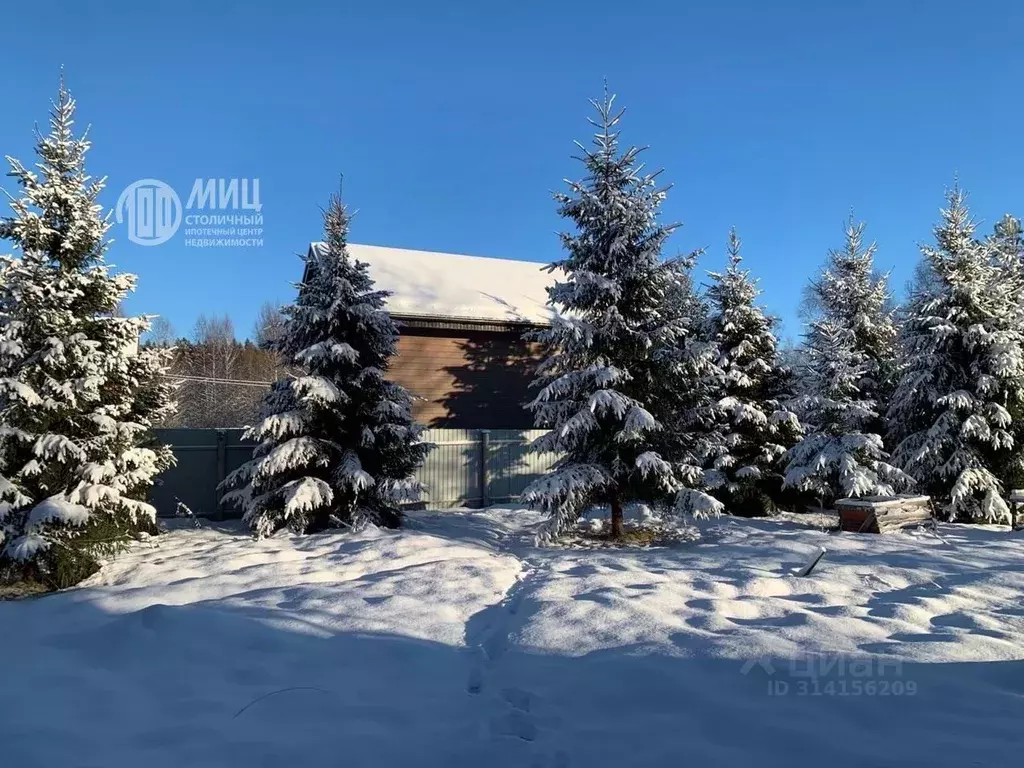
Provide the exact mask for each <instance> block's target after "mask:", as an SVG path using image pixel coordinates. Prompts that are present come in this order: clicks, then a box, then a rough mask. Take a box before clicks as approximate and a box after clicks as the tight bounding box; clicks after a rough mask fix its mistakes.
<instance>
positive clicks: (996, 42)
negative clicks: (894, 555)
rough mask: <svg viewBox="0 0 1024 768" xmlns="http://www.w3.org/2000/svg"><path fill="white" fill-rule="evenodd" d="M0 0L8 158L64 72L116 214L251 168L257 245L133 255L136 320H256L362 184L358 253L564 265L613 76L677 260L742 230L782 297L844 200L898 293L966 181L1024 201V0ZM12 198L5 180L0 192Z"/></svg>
mask: <svg viewBox="0 0 1024 768" xmlns="http://www.w3.org/2000/svg"><path fill="white" fill-rule="evenodd" d="M53 13H54V16H55V18H53V19H50V20H44V19H42V18H41V14H40V10H39V8H38V7H36V6H33V5H32V4H27V3H18V4H15V5H14V6H13V7H11V8H5V9H4V14H5V19H4V24H5V28H6V34H5V40H4V59H5V66H4V74H3V75H2V79H0V83H2V86H3V93H4V99H3V106H2V107H0V154H11V155H15V156H17V157H20V158H21V159H23V160H25V161H29V160H31V157H30V153H31V145H32V127H33V124H34V123H35V122H40V123H43V122H44V121H45V117H46V110H47V108H48V104H49V100H50V98H51V97H52V96H53V94H54V92H55V89H56V84H57V78H58V73H59V67H60V66H61V65H62V64H63V65H64V67H65V72H66V76H67V80H68V83H69V85H70V87H71V89H72V91H73V93H74V95H75V97H76V98H77V100H78V102H79V120H80V125H82V126H84V125H85V124H87V123H88V124H91V125H92V133H91V136H92V139H93V142H94V150H93V152H92V153H91V158H90V171H91V172H92V173H93V174H95V175H106V176H108V177H109V181H108V184H109V188H108V190H107V192H106V194H105V197H104V200H103V202H104V203H105V204H106V205H108V206H113V205H114V204H115V203H116V201H117V197H118V195H119V193H120V191H121V190H122V189H123V188H124V187H125V186H127V185H128V184H130V183H132V182H134V181H136V180H138V179H142V178H155V179H160V180H162V181H165V182H167V183H169V184H171V185H172V186H173V187H175V188H176V189H177V190H178V192H179V194H182V195H183V198H182V201H183V202H184V196H185V195H187V193H188V190H189V189H190V187H191V185H192V182H193V180H194V179H196V178H197V177H201V178H217V177H227V178H230V177H245V178H254V177H255V178H259V179H260V187H261V198H262V202H263V206H264V208H263V215H264V235H263V241H264V245H263V247H262V248H205V249H199V248H188V247H185V246H184V244H183V238H182V237H181V235H180V233H179V236H178V237H177V238H175V239H173V240H172V241H171V242H168V243H166V244H164V245H161V246H159V247H143V246H139V245H135V244H132V243H130V242H129V241H128V239H127V237H126V236H125V232H124V231H123V230H122V227H115V230H114V236H115V238H116V239H117V242H116V243H115V245H114V246H113V248H112V250H111V253H110V260H111V261H112V262H114V263H116V264H117V265H118V266H119V267H121V268H124V269H128V270H131V271H133V272H136V273H138V274H139V276H140V284H139V289H138V291H137V293H136V294H135V296H134V297H133V298H132V299H131V300H130V302H129V304H128V309H129V310H131V311H133V312H152V313H158V314H162V315H165V316H167V317H168V318H169V319H170V320H171V322H172V323H173V324H174V326H175V328H176V329H177V330H178V331H179V333H187V332H189V331H190V330H191V327H192V324H193V323H194V321H195V318H196V316H197V315H198V314H199V313H200V312H206V313H224V312H226V313H228V314H229V315H230V316H231V317H232V318H233V320H234V321H235V326H236V329H237V330H238V332H239V335H242V336H244V335H246V334H247V333H248V332H249V331H250V329H251V326H252V322H253V318H254V316H255V313H256V311H257V309H258V307H259V305H260V304H261V302H263V301H265V300H277V301H287V300H289V299H290V298H291V296H292V295H293V289H292V286H291V282H293V281H295V280H297V279H298V277H299V274H300V271H301V262H300V261H299V259H298V258H297V254H298V253H299V252H301V251H303V250H304V248H305V246H306V244H307V243H308V242H309V241H310V240H311V239H315V238H316V237H317V236H318V233H319V231H320V213H319V207H320V206H321V205H323V204H324V202H325V201H326V199H327V197H328V195H329V194H330V193H331V192H333V191H334V190H335V189H336V188H337V186H338V177H339V174H340V173H344V174H345V193H346V199H347V201H348V202H349V204H350V206H351V207H352V208H354V209H356V210H357V211H358V213H357V216H356V218H355V220H354V223H353V231H352V240H353V241H354V242H364V243H373V244H379V245H391V246H398V247H406V248H419V249H424V250H440V251H449V252H455V253H469V254H479V255H490V256H502V257H508V258H518V259H529V260H537V261H549V260H551V259H552V258H555V257H557V256H558V241H557V237H556V235H555V232H556V231H557V230H558V229H559V227H560V226H561V222H560V221H559V219H558V217H557V215H556V213H555V206H554V204H553V202H552V200H551V195H550V193H551V192H552V191H553V190H556V189H559V188H560V186H561V180H562V179H563V178H565V177H567V176H570V177H576V176H578V175H579V173H580V167H579V165H578V164H577V163H575V162H574V161H572V160H571V159H570V155H571V154H572V152H573V146H572V141H573V140H574V139H581V140H586V139H587V138H588V136H589V127H588V125H587V124H586V122H585V121H586V118H587V117H588V116H589V106H588V104H587V99H588V98H590V97H593V96H596V95H598V94H599V93H600V91H601V87H602V85H601V84H602V78H604V77H607V78H608V81H609V84H610V87H611V88H612V90H613V91H615V92H617V93H618V94H619V100H620V103H621V104H622V105H623V106H625V107H626V109H627V116H626V119H625V121H624V124H623V132H624V133H623V136H624V140H626V141H628V142H630V143H637V144H644V145H650V147H651V149H650V150H649V152H648V153H647V161H648V163H649V164H650V165H651V166H653V167H664V168H665V174H664V178H665V179H666V180H667V181H670V182H672V183H673V184H674V189H673V191H672V192H671V193H670V196H669V201H668V203H667V205H666V208H665V211H666V217H667V218H668V219H671V220H676V221H682V222H683V223H684V225H685V226H684V227H683V228H682V230H680V231H679V232H678V233H677V234H676V235H675V236H674V237H673V238H672V240H671V241H670V249H669V252H670V253H676V252H681V251H689V250H691V249H693V248H696V247H700V246H707V247H708V249H709V251H708V255H707V257H706V258H705V259H704V261H703V262H702V264H701V266H702V267H703V268H716V267H718V266H720V265H721V264H722V263H723V261H724V255H723V254H724V245H725V239H726V234H727V232H728V229H729V227H730V226H732V225H735V226H736V227H738V229H739V233H740V235H741V237H742V238H743V241H744V253H745V256H746V262H747V265H748V266H749V267H750V269H751V270H752V271H753V272H754V273H755V274H756V275H758V276H759V277H760V278H761V285H762V288H763V289H764V297H763V298H764V302H765V303H766V304H767V306H768V307H769V308H770V309H771V310H772V311H773V312H775V313H777V314H779V315H780V316H782V317H783V319H784V320H785V324H786V325H785V333H786V334H788V335H795V334H798V333H799V330H800V328H799V321H798V320H797V315H796V308H797V304H798V302H799V298H800V292H801V288H802V286H803V285H804V283H805V282H806V280H807V279H808V277H809V276H810V275H811V274H812V273H813V271H814V270H815V269H817V268H818V266H819V265H820V264H821V262H822V259H823V257H824V255H825V253H826V251H827V249H828V248H829V247H833V246H837V245H839V244H840V243H841V239H842V231H841V228H842V224H843V221H844V218H845V217H846V216H847V214H848V212H849V210H850V208H851V207H853V208H854V209H855V212H856V214H857V216H858V217H859V218H863V219H865V220H867V222H868V234H869V236H870V237H872V238H874V239H876V240H877V241H878V244H879V252H878V262H879V265H880V266H881V267H883V268H887V269H889V268H891V269H892V273H893V280H894V283H895V284H896V287H897V288H899V289H902V286H903V284H904V282H905V280H906V279H907V278H908V276H909V275H910V273H911V270H912V268H913V265H914V263H915V262H916V260H917V248H916V243H917V242H920V241H923V240H927V239H928V238H929V237H930V231H931V226H932V225H933V223H934V222H935V220H936V217H937V213H938V209H939V207H940V205H941V204H942V200H943V193H944V190H945V189H946V187H947V186H949V184H950V183H951V182H952V180H953V176H954V173H959V176H960V179H961V183H962V185H963V186H964V187H965V188H966V189H967V190H968V191H969V192H970V193H971V203H972V207H973V209H974V211H975V213H976V215H977V217H978V218H979V219H982V220H984V221H985V222H986V224H985V225H984V226H985V227H986V228H987V227H988V226H990V225H991V223H992V222H994V221H995V220H996V218H998V216H999V215H1001V214H1002V213H1004V212H1006V211H1014V212H1017V213H1021V212H1022V211H1021V206H1020V204H1019V196H1020V180H1021V179H1022V178H1024V152H1022V151H1021V136H1022V134H1021V125H1022V111H1024V108H1022V106H1021V103H1020V98H1019V84H1020V77H1021V75H1022V74H1024V46H1022V45H1021V44H1020V29H1021V28H1022V23H1024V4H1022V3H1019V2H1013V1H1012V0H1010V1H1007V2H987V1H979V2H974V3H963V2H947V1H946V0H933V1H932V2H928V3H924V2H891V1H890V2H882V1H880V0H860V1H859V2H825V3H812V2H809V1H808V0H778V1H776V2H771V3H767V2H759V1H757V0H745V1H743V2H739V1H738V0H734V1H733V2H728V1H726V2H716V3H711V2H699V3H698V2H664V3H662V2H648V3H622V2H604V1H603V0H590V2H576V1H575V0H572V1H570V0H563V2H557V3H553V2H536V1H535V0H523V1H521V2H516V3H500V4H499V3H493V2H479V1H476V2H471V1H470V0H464V1H460V2H434V3H424V2H411V1H410V2H374V3H370V2H361V3H352V2H311V1H310V0H289V2H287V3H269V2H268V3H251V4H242V3H228V2H220V1H218V0H205V2H201V3H199V2H190V1H185V0H178V1H177V2H174V3H171V4H166V3H138V2H120V1H111V2H104V3H78V2H61V3H57V4H56V6H55V7H54V11H53ZM5 184H6V186H7V188H8V189H9V190H10V189H12V187H11V185H10V182H9V181H7V182H5Z"/></svg>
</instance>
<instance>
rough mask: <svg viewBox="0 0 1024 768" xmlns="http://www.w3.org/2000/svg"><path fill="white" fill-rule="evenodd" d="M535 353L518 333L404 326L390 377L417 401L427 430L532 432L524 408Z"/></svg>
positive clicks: (418, 413) (529, 396)
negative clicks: (519, 430)
mask: <svg viewBox="0 0 1024 768" xmlns="http://www.w3.org/2000/svg"><path fill="white" fill-rule="evenodd" d="M535 364H536V349H535V348H534V346H533V345H528V344H527V343H526V342H524V341H523V340H522V336H521V331H518V330H515V331H509V332H505V331H491V330H487V331H471V330H443V329H426V328H408V327H406V328H403V329H402V331H401V335H400V336H399V339H398V356H397V357H396V358H395V359H393V360H392V363H391V370H390V372H389V378H390V379H391V380H392V381H395V382H396V383H398V384H401V385H402V386H404V387H406V388H407V389H408V390H409V391H410V392H412V393H413V394H414V395H416V396H417V397H420V398H423V399H422V400H418V401H417V402H416V403H415V404H414V411H413V412H414V415H415V417H416V420H417V421H419V422H420V423H421V424H425V425H426V426H428V427H449V428H456V429H530V428H532V427H533V418H532V416H531V414H530V412H529V411H527V410H525V409H524V408H523V404H524V403H526V402H527V401H529V400H530V399H532V396H533V395H532V392H531V390H530V388H529V383H530V381H531V380H532V378H533V366H534V365H535Z"/></svg>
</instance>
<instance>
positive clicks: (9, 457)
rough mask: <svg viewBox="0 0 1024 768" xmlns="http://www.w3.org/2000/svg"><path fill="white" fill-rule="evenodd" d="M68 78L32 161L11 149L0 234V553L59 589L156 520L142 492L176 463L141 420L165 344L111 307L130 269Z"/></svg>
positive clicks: (12, 566)
mask: <svg viewBox="0 0 1024 768" xmlns="http://www.w3.org/2000/svg"><path fill="white" fill-rule="evenodd" d="M74 112H75V102H74V100H73V99H72V98H71V95H70V94H69V93H68V91H67V90H66V89H65V87H64V85H63V83H62V84H61V88H60V91H59V94H58V97H57V101H56V103H55V104H54V106H53V111H52V113H51V118H50V133H49V135H47V136H42V135H40V136H39V138H38V141H37V145H36V153H37V155H38V156H39V162H38V164H37V171H30V170H28V169H27V168H25V167H24V166H23V165H22V164H21V163H19V162H18V161H16V160H13V159H11V158H8V161H9V162H10V163H11V167H12V170H11V175H12V176H13V177H14V178H16V179H17V181H18V183H19V184H20V186H21V194H20V196H19V197H17V198H16V199H13V202H12V208H13V211H14V215H13V217H11V218H7V219H4V220H3V221H2V222H0V236H2V237H3V238H5V239H7V240H9V241H10V242H11V243H12V244H13V245H14V247H15V248H16V249H17V251H20V253H21V255H20V258H16V257H5V258H4V259H3V260H2V265H0V542H2V544H0V550H2V555H0V560H6V561H7V568H8V569H9V570H11V571H14V572H15V573H16V574H20V575H21V576H31V577H35V578H39V579H41V580H43V581H44V582H45V583H48V584H50V585H51V586H57V587H63V586H67V585H69V584H72V583H75V582H77V581H79V580H80V579H81V578H83V577H84V576H86V575H87V574H88V573H89V572H90V571H91V570H92V569H94V568H95V565H96V564H95V558H96V556H97V555H98V554H100V553H102V552H106V551H109V550H110V549H111V548H116V546H117V545H119V544H120V543H122V542H124V541H125V540H127V537H128V536H129V535H131V534H132V533H133V532H135V531H137V530H139V529H141V528H143V527H148V526H151V525H152V523H153V519H154V515H155V510H154V509H153V507H151V506H150V505H149V504H147V503H146V501H145V499H146V496H147V493H148V490H149V488H150V486H151V485H152V483H153V481H154V478H155V477H156V475H157V474H158V473H159V472H161V471H162V470H163V469H165V468H167V467H168V466H170V465H171V464H172V463H173V456H172V455H171V453H170V450H169V449H168V448H167V447H166V446H161V445H157V444H156V443H155V442H154V439H153V436H152V432H151V430H150V426H151V425H152V424H153V423H154V422H159V421H160V420H162V419H163V418H164V417H165V416H167V415H168V414H169V413H170V412H171V410H172V409H173V405H172V400H171V386H170V384H169V383H167V381H166V380H165V379H163V378H161V374H162V373H163V372H164V370H165V366H166V364H167V353H166V351H165V350H157V349H146V348H143V349H139V348H138V340H139V337H140V335H141V334H142V333H144V332H145V331H146V330H148V328H149V320H148V318H146V317H119V316H117V315H118V312H117V310H118V307H119V305H120V303H121V301H122V299H123V298H124V297H125V295H126V294H127V293H128V292H129V291H131V290H132V289H133V288H134V286H135V276H134V275H129V274H123V273H122V274H112V273H111V271H110V266H109V265H107V264H106V263H105V262H104V254H105V251H106V250H107V247H108V244H109V243H108V241H107V240H106V239H105V237H106V234H107V230H108V228H109V224H108V219H107V218H106V217H104V216H103V215H102V209H101V207H100V205H99V204H98V203H97V196H98V195H99V193H100V190H101V189H102V188H103V182H102V180H99V181H93V180H91V179H90V177H89V176H87V175H86V173H85V155H86V152H87V151H88V149H89V142H88V141H87V140H86V139H85V138H84V137H76V136H75V135H74V133H73V131H72V125H73V117H74Z"/></svg>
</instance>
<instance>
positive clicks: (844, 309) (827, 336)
mask: <svg viewBox="0 0 1024 768" xmlns="http://www.w3.org/2000/svg"><path fill="white" fill-rule="evenodd" d="M863 233H864V225H863V224H858V223H856V222H855V221H854V219H853V217H852V216H851V217H850V220H849V222H848V223H847V226H846V231H845V234H846V241H845V246H844V248H843V249H842V250H833V251H830V252H829V256H828V261H827V263H826V266H825V269H824V270H823V271H822V273H821V275H820V276H819V278H818V279H817V280H815V281H813V282H812V283H811V285H810V289H809V292H808V293H809V296H808V299H809V300H808V305H809V308H810V312H811V316H812V318H813V319H812V320H811V322H810V323H809V328H808V331H807V333H806V335H805V349H804V352H803V355H802V359H803V365H802V369H801V370H800V371H799V374H800V382H799V390H800V391H799V393H798V396H797V397H796V398H795V399H794V400H793V403H792V405H793V409H794V410H795V411H796V412H797V413H798V414H799V415H800V418H801V420H802V421H803V422H804V424H805V425H806V427H807V430H808V433H807V435H806V436H805V437H804V439H803V440H801V441H800V442H799V443H798V444H797V445H795V446H794V447H793V448H791V449H790V451H789V453H788V454H787V460H788V464H787V467H786V480H785V483H786V485H787V486H788V487H791V488H795V489H796V490H798V491H802V492H807V493H813V494H814V495H815V496H817V497H818V498H819V499H820V500H821V501H822V503H831V502H832V501H834V500H835V499H838V498H843V497H851V496H875V495H882V496H888V495H892V494H894V493H896V492H899V491H903V490H906V489H908V488H909V487H910V486H911V485H912V483H913V480H912V478H911V477H909V476H908V475H906V474H905V473H903V472H901V471H900V470H899V469H897V468H896V467H894V466H892V465H891V464H889V463H888V458H889V457H888V454H887V453H886V451H885V446H884V442H883V439H882V434H883V433H884V419H883V415H882V414H883V412H884V407H885V403H886V402H887V401H888V393H889V391H890V386H891V385H890V383H889V382H890V381H891V378H892V370H893V368H894V365H895V340H896V324H895V310H894V309H893V307H892V299H891V295H890V293H889V288H888V280H887V278H886V277H885V276H879V275H877V274H876V273H875V268H874V253H875V245H874V244H873V243H872V244H870V245H868V246H866V247H865V246H864V242H863Z"/></svg>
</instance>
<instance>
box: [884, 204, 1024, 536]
mask: <svg viewBox="0 0 1024 768" xmlns="http://www.w3.org/2000/svg"><path fill="white" fill-rule="evenodd" d="M1006 234H1007V233H1006V232H1003V233H999V232H997V235H996V237H995V238H993V239H989V240H987V241H979V240H978V239H977V238H976V237H975V224H974V222H973V221H972V220H971V216H970V212H969V211H968V208H967V204H966V196H965V195H964V193H963V192H962V191H961V190H960V189H959V187H958V186H954V188H953V190H952V191H951V192H950V193H949V195H948V198H947V207H946V208H945V209H944V210H943V211H942V221H941V223H940V224H939V225H938V226H937V227H936V228H935V243H936V244H935V246H934V247H932V246H926V247H922V249H921V250H922V253H923V256H924V260H925V265H926V270H927V274H926V275H925V277H926V278H927V279H921V280H919V281H918V285H917V286H916V287H915V290H914V292H913V294H912V295H911V297H910V301H909V304H908V307H907V311H906V319H905V322H904V326H903V333H902V339H901V340H902V344H903V354H904V361H905V362H904V365H903V367H902V370H901V376H900V381H899V385H898V386H897V388H896V393H895V395H894V398H893V403H892V407H891V409H890V411H889V417H890V421H891V424H892V429H893V436H894V437H895V438H896V439H898V440H899V443H898V445H897V447H896V449H895V452H894V459H895V460H896V461H897V462H899V464H900V465H901V466H902V467H903V468H904V469H905V470H906V471H907V472H909V473H912V474H913V475H915V476H916V477H917V478H918V480H919V481H920V485H921V490H923V491H924V492H926V493H928V494H930V495H931V496H933V498H935V499H936V500H937V501H939V502H941V503H943V504H944V505H947V507H948V511H949V514H950V516H951V517H955V518H961V519H975V520H982V521H987V522H999V521H1003V522H1005V521H1008V520H1009V519H1010V511H1009V509H1008V507H1007V504H1006V500H1005V498H1004V494H1005V492H1006V491H1007V490H1009V489H1010V487H1011V485H1012V484H1013V482H1014V481H1015V480H1016V479H1018V478H1019V477H1020V475H1021V469H1022V461H1024V453H1021V451H1020V448H1019V445H1018V440H1017V439H1016V434H1015V433H1018V432H1019V422H1015V419H1014V415H1015V414H1020V413H1021V408H1022V406H1024V322H1022V321H1024V318H1022V315H1021V307H1020V297H1021V295H1022V285H1021V277H1020V274H1019V272H1015V271H1014V270H1012V269H1008V268H1007V267H1006V265H1005V261H1004V259H1003V258H1002V256H1003V254H1001V253H1000V252H999V249H997V248H995V247H993V246H994V245H995V244H996V243H997V241H1000V240H1001V239H1002V238H1003V237H1004V235H1006Z"/></svg>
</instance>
